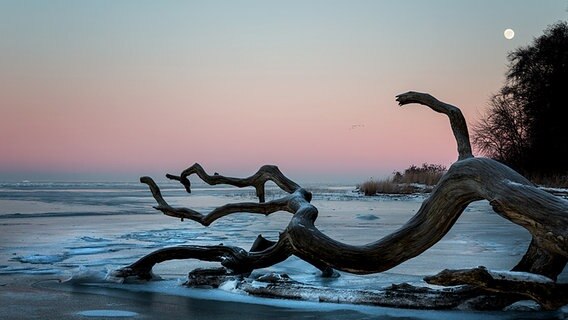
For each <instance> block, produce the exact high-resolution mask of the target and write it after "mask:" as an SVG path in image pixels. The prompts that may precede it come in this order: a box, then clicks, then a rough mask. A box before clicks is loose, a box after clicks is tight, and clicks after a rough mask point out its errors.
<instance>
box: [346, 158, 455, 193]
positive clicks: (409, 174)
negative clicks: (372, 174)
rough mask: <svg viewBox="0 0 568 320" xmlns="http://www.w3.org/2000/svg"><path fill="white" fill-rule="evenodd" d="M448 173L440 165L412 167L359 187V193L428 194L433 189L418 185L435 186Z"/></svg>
mask: <svg viewBox="0 0 568 320" xmlns="http://www.w3.org/2000/svg"><path fill="white" fill-rule="evenodd" d="M445 172H446V167H444V166H442V165H438V164H427V163H424V164H422V166H421V167H418V166H415V165H412V166H410V167H409V168H407V169H406V170H404V172H400V171H396V172H394V173H393V176H392V177H390V178H387V179H382V180H374V179H373V178H371V179H369V180H367V181H365V182H363V183H361V184H360V185H357V189H358V190H359V192H362V193H363V194H365V195H366V196H372V195H375V194H377V193H393V194H409V193H416V192H427V191H430V190H431V189H432V188H431V187H430V188H428V187H426V188H421V187H419V186H416V184H421V185H426V186H434V185H436V184H437V183H438V181H439V180H440V178H441V177H442V176H443V175H444V173H445Z"/></svg>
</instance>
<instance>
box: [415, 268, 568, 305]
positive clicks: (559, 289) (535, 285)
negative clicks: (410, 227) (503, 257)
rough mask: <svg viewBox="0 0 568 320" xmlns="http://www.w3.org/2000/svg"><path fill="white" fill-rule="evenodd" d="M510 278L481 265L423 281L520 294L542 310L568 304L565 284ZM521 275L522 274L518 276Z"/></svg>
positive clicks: (439, 274)
mask: <svg viewBox="0 0 568 320" xmlns="http://www.w3.org/2000/svg"><path fill="white" fill-rule="evenodd" d="M529 275H530V276H529V277H526V278H525V279H511V278H508V277H507V276H508V275H505V276H502V274H499V273H497V274H492V273H491V272H489V271H487V269H485V268H483V267H478V268H475V269H466V270H444V271H442V272H440V273H438V274H437V275H435V276H431V277H426V278H425V279H424V280H425V281H426V282H428V283H430V284H436V285H443V286H456V285H470V286H474V287H476V288H479V289H483V290H486V291H489V292H496V293H502V294H506V295H509V294H514V295H520V296H523V297H525V298H527V299H531V300H534V301H536V302H538V303H539V304H540V305H541V306H542V308H543V309H544V310H556V309H558V308H559V307H562V306H563V305H565V304H568V294H567V292H568V284H557V283H554V282H553V281H552V280H551V279H548V278H545V277H540V278H541V279H531V278H535V276H534V275H533V274H529ZM519 277H523V275H522V274H521V275H519Z"/></svg>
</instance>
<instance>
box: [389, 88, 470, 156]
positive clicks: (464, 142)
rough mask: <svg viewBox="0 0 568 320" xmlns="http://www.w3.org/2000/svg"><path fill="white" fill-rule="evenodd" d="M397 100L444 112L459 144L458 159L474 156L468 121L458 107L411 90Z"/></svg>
mask: <svg viewBox="0 0 568 320" xmlns="http://www.w3.org/2000/svg"><path fill="white" fill-rule="evenodd" d="M396 101H398V104H399V105H400V106H404V105H407V104H410V103H418V104H422V105H425V106H427V107H430V109H432V110H434V111H436V112H439V113H443V114H445V115H447V116H448V118H450V125H451V127H452V131H453V132H454V137H455V138H456V142H457V144H458V154H459V158H458V160H463V159H467V158H473V153H472V152H471V143H470V142H469V133H468V130H467V123H466V122H465V118H464V117H463V114H462V112H461V110H460V109H459V108H457V107H454V106H452V105H451V104H447V103H445V102H442V101H440V100H438V99H436V98H434V97H433V96H431V95H429V94H428V93H422V92H415V91H409V92H406V93H402V94H399V95H397V96H396Z"/></svg>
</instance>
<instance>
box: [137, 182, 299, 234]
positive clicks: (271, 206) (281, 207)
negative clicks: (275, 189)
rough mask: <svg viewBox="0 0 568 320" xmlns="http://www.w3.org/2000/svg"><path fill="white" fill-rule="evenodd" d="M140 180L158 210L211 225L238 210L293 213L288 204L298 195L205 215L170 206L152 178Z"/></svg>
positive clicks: (242, 204) (232, 205) (234, 205)
mask: <svg viewBox="0 0 568 320" xmlns="http://www.w3.org/2000/svg"><path fill="white" fill-rule="evenodd" d="M140 182H142V183H145V184H147V185H148V187H149V188H150V191H151V192H152V195H153V196H154V199H155V200H156V202H157V203H158V205H157V206H155V207H154V208H155V209H156V210H160V211H162V212H163V213H164V214H165V215H167V216H170V217H174V218H180V219H182V220H183V219H190V220H193V221H195V222H198V223H200V224H202V225H203V226H209V225H210V224H211V223H213V222H214V221H215V220H217V219H220V218H222V217H224V216H227V215H230V214H232V213H238V212H248V213H260V214H263V215H266V216H267V215H269V214H271V213H275V212H278V211H288V212H292V213H293V211H292V210H291V208H290V207H289V205H288V204H289V202H290V201H291V199H292V198H293V197H295V196H297V195H294V194H292V195H289V196H286V197H283V198H280V199H276V200H272V201H269V202H265V203H253V202H240V203H230V204H226V205H224V206H221V207H217V208H215V209H214V210H213V211H211V212H210V213H208V214H206V215H204V214H201V213H199V212H197V211H195V210H193V209H189V208H174V207H172V206H170V205H169V204H168V203H167V201H166V200H165V199H164V198H163V197H162V193H161V192H160V188H159V187H158V185H157V184H156V183H155V182H154V180H153V179H152V178H150V177H141V178H140Z"/></svg>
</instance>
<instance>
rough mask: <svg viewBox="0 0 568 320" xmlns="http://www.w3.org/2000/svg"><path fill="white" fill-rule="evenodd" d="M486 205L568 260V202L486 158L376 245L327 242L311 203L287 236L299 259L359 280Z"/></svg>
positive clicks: (470, 163)
mask: <svg viewBox="0 0 568 320" xmlns="http://www.w3.org/2000/svg"><path fill="white" fill-rule="evenodd" d="M482 199H487V200H489V201H490V202H491V203H492V205H493V206H494V207H495V208H497V210H496V211H497V213H499V214H500V215H501V216H503V217H504V218H506V219H508V220H510V221H512V222H514V223H516V224H519V225H521V226H523V227H524V228H525V229H527V230H528V231H529V232H530V233H531V234H532V235H533V237H534V238H535V239H538V242H539V246H540V247H541V248H543V249H546V250H547V251H549V252H550V253H551V254H554V255H559V256H561V257H568V242H567V239H568V229H567V228H566V226H567V225H568V201H566V200H564V199H561V198H558V197H555V196H553V195H551V194H549V193H547V192H545V191H542V190H539V189H538V188H536V187H534V186H532V184H531V183H530V182H529V181H528V180H526V179H525V178H524V177H522V176H520V175H519V174H518V173H516V172H515V171H513V170H511V169H509V168H508V167H506V166H504V165H503V164H501V163H499V162H497V161H494V160H491V159H485V158H471V159H467V160H462V161H459V162H456V163H455V164H454V165H452V167H450V169H449V170H448V172H447V173H446V175H445V176H444V177H443V178H442V180H441V181H440V182H439V183H438V185H437V186H436V188H435V189H434V190H433V192H432V194H431V195H430V197H429V198H428V199H426V200H425V201H424V203H423V204H422V206H421V207H420V209H419V211H418V212H417V213H416V215H415V216H413V217H412V218H411V219H410V220H409V221H408V222H407V223H406V224H405V225H403V226H402V227H401V228H400V229H399V230H397V231H395V232H393V233H391V234H390V235H388V236H386V237H384V238H382V239H380V240H378V241H376V242H373V243H369V244H367V245H363V246H352V245H347V244H344V243H341V242H338V241H336V240H333V239H331V238H329V237H327V236H326V235H324V234H323V233H321V232H320V231H319V230H318V229H317V228H316V227H315V226H314V221H315V217H317V209H316V208H315V207H314V206H312V205H311V204H309V203H307V202H304V203H302V204H301V208H300V209H299V210H298V211H297V212H296V214H295V215H294V217H293V218H292V221H291V222H290V225H289V226H288V228H287V230H286V232H287V233H288V235H289V237H290V239H291V245H292V246H293V248H294V254H295V255H297V256H299V257H300V258H302V259H304V260H306V261H308V262H310V263H312V264H317V263H321V264H328V265H329V266H330V267H332V268H335V269H338V270H342V271H347V272H351V273H356V274H368V273H376V272H382V271H386V270H388V269H390V268H392V267H394V266H397V265H399V264H400V263H402V262H404V261H406V260H408V259H411V258H413V257H415V256H417V255H419V254H421V253H422V252H424V251H425V250H426V249H428V248H430V247H431V246H432V245H434V244H435V243H437V242H438V241H439V240H440V239H441V238H442V237H443V236H444V235H445V234H446V233H447V232H448V231H449V229H450V228H451V227H452V226H453V224H454V223H455V221H456V220H457V219H458V217H459V216H460V215H461V213H462V212H463V210H464V209H465V208H466V207H467V205H468V204H469V203H471V202H473V201H477V200H482ZM337 257H341V259H337Z"/></svg>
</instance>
